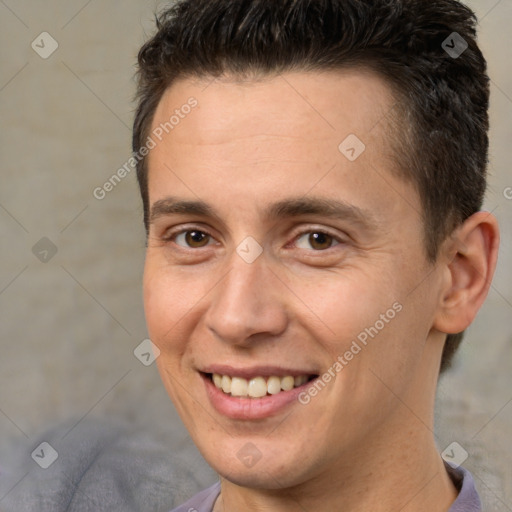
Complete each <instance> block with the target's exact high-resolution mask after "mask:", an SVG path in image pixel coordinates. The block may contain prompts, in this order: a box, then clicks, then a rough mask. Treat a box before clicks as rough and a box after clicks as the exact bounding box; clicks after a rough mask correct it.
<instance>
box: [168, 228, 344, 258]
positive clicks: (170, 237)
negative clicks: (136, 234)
mask: <svg viewBox="0 0 512 512" xmlns="http://www.w3.org/2000/svg"><path fill="white" fill-rule="evenodd" d="M191 231H197V232H199V233H202V234H204V235H207V236H209V237H210V238H211V239H213V240H215V237H214V236H213V235H211V234H210V233H208V231H205V230H204V229H199V228H197V227H194V226H191V227H187V228H185V229H181V230H179V231H175V232H171V233H169V234H168V235H166V236H165V237H163V241H164V242H166V243H167V242H172V243H174V244H175V245H177V246H178V247H180V248H181V249H184V250H189V251H197V250H198V249H203V248H205V247H208V245H210V244H207V245H206V246H204V247H184V246H183V245H179V244H177V243H176V241H175V240H176V237H178V236H179V235H182V234H184V233H188V232H191ZM311 233H317V234H322V235H327V236H329V237H331V238H332V241H333V242H335V243H334V245H331V247H328V248H327V249H319V250H315V249H310V251H311V252H319V253H321V252H327V251H328V250H329V249H333V248H334V247H336V246H337V245H339V244H341V243H343V241H342V240H340V238H339V237H338V236H336V235H334V234H332V233H329V231H327V230H324V229H314V228H313V229H307V230H302V231H299V232H298V233H296V234H295V235H294V236H293V241H294V242H297V240H300V238H302V237H303V236H304V235H307V234H311ZM287 245H288V244H287Z"/></svg>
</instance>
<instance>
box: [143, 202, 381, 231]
mask: <svg viewBox="0 0 512 512" xmlns="http://www.w3.org/2000/svg"><path fill="white" fill-rule="evenodd" d="M169 215H198V216H201V217H211V218H213V219H216V220H218V221H219V222H222V219H221V217H220V215H219V214H218V213H217V212H216V210H215V209H214V208H213V207H212V206H211V205H209V204H208V203H205V202H204V201H201V200H185V199H180V198H177V197H173V196H170V197H166V198H164V199H159V200H158V201H155V202H154V203H153V205H152V206H151V211H150V216H149V221H150V223H153V222H155V221H156V220H157V219H159V218H160V217H165V216H169ZM304 215H318V216H321V217H326V218H331V219H339V220H345V221H349V222H351V223H353V224H356V225H359V226H360V227H362V228H364V229H367V230H375V229H377V227H378V221H377V219H376V217H375V215H374V214H373V213H372V212H370V211H368V210H366V209H364V208H360V207H358V206H355V205H352V204H349V203H346V202H345V201H340V200H337V199H330V198H324V197H315V196H308V197H292V198H287V199H283V200H281V201H277V202H275V203H272V204H270V205H268V206H267V207H266V208H265V209H264V211H263V216H264V217H265V218H267V219H268V220H278V219H280V218H294V217H300V216H304Z"/></svg>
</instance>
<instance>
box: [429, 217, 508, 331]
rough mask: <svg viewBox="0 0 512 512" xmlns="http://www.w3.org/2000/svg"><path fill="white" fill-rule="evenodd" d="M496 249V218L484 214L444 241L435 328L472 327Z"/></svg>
mask: <svg viewBox="0 0 512 512" xmlns="http://www.w3.org/2000/svg"><path fill="white" fill-rule="evenodd" d="M498 247H499V228H498V222H497V220H496V217H494V215H492V214H491V213H488V212H483V211H482V212H477V213H475V214H473V215H472V216H471V217H469V218H468V219H466V221H465V222H464V223H463V224H462V225H461V226H460V227H459V228H457V230H456V231H455V232H454V234H453V236H452V237H451V238H450V240H447V241H446V244H445V246H444V252H445V254H446V255H450V257H449V259H448V261H447V263H446V267H445V279H444V285H445V286H444V289H443V290H442V294H441V296H440V304H439V309H438V312H437V315H436V319H435V322H434V325H433V326H434V328H436V329H437V330H439V331H441V332H444V333H447V334H455V333H458V332H462V331H464V330H465V329H466V328H467V327H468V326H469V324H471V322H472V321H473V319H474V318H475V316H476V314H477V312H478V310H479V309H480V306H481V305H482V303H483V302H484V300H485V298H486V296H487V293H488V291H489V287H490V285H491V281H492V278H493V275H494V271H495V268H496V262H497V259H498Z"/></svg>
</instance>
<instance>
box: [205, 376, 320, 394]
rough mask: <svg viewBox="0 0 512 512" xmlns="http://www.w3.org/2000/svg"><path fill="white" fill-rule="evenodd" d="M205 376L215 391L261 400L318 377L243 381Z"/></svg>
mask: <svg viewBox="0 0 512 512" xmlns="http://www.w3.org/2000/svg"><path fill="white" fill-rule="evenodd" d="M205 375H206V377H208V378H209V379H210V380H211V381H212V382H213V384H214V386H215V387H216V388H217V389H219V390H221V391H222V392H223V393H225V394H226V395H230V396H233V397H241V398H263V397H265V396H271V395H277V394H279V393H282V392H286V391H290V390H292V389H293V388H298V387H299V386H303V385H304V384H306V383H307V382H310V381H311V380H313V379H316V378H317V377H318V375H298V376H295V377H294V376H292V375H285V376H283V377H279V376H277V375H272V376H270V377H253V378H252V379H244V378H243V377H230V376H229V375H220V374H218V373H207V374H205Z"/></svg>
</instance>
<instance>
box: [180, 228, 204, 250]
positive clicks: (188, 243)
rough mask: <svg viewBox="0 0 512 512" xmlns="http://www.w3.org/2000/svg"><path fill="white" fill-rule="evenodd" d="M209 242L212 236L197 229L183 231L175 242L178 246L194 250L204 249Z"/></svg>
mask: <svg viewBox="0 0 512 512" xmlns="http://www.w3.org/2000/svg"><path fill="white" fill-rule="evenodd" d="M209 241H210V235H209V234H208V233H204V232H203V231H198V230H195V229H190V230H188V231H183V232H181V233H179V234H178V235H176V237H175V242H176V244H177V245H181V246H182V247H188V248H192V249H197V248H200V247H204V246H205V245H208V243H209Z"/></svg>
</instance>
